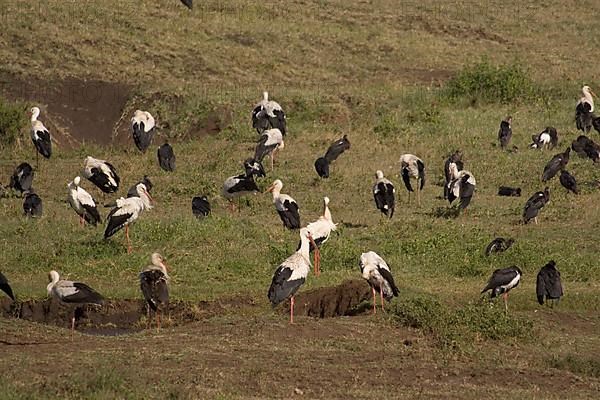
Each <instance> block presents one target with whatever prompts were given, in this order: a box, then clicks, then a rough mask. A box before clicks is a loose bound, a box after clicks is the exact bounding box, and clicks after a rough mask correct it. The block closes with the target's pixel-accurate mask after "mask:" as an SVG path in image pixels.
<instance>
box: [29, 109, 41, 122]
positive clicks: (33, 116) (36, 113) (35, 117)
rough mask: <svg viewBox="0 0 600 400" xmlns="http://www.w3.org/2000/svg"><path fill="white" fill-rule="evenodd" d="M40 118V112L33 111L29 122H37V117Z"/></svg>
mask: <svg viewBox="0 0 600 400" xmlns="http://www.w3.org/2000/svg"><path fill="white" fill-rule="evenodd" d="M39 116H40V110H38V109H37V108H36V109H35V110H33V112H32V113H31V122H35V121H37V119H38V117H39Z"/></svg>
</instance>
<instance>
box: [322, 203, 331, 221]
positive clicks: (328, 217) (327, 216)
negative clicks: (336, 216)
mask: <svg viewBox="0 0 600 400" xmlns="http://www.w3.org/2000/svg"><path fill="white" fill-rule="evenodd" d="M323 218H325V219H326V220H327V221H330V222H333V219H332V218H331V211H329V206H328V205H327V203H325V205H324V206H323Z"/></svg>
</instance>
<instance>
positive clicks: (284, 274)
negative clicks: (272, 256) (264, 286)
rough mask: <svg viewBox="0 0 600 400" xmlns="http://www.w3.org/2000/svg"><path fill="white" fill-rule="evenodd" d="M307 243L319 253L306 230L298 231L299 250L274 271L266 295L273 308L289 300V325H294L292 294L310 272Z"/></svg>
mask: <svg viewBox="0 0 600 400" xmlns="http://www.w3.org/2000/svg"><path fill="white" fill-rule="evenodd" d="M309 243H312V244H313V246H314V247H315V249H316V250H315V251H317V252H318V251H319V249H318V248H317V246H316V244H315V243H314V241H313V238H312V236H311V234H310V232H309V231H308V229H306V228H302V229H300V248H299V249H298V250H297V251H296V252H295V253H294V254H292V255H291V256H289V257H288V258H287V259H286V260H285V261H284V262H282V263H281V264H280V265H279V267H278V268H277V270H275V274H273V280H272V281H271V286H270V287H269V292H268V294H267V296H268V297H269V300H270V301H271V304H272V305H273V307H275V306H276V305H277V304H279V303H281V302H282V301H284V300H285V299H287V298H291V299H290V324H293V323H294V294H295V293H296V292H297V291H298V289H299V288H300V286H302V284H303V283H304V282H305V281H306V277H307V276H308V273H309V272H310V253H309V246H310V245H309Z"/></svg>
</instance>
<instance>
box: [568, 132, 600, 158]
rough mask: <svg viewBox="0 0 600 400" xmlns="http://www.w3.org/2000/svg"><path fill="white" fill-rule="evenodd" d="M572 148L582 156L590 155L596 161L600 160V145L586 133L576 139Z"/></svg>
mask: <svg viewBox="0 0 600 400" xmlns="http://www.w3.org/2000/svg"><path fill="white" fill-rule="evenodd" d="M571 148H572V149H573V151H574V152H576V153H577V154H578V155H579V156H580V157H588V158H590V159H591V160H592V161H594V162H598V161H599V160H600V145H598V144H597V143H596V142H594V141H593V140H592V139H590V138H589V137H587V136H585V135H580V136H579V137H578V138H577V139H576V140H574V141H573V143H572V144H571Z"/></svg>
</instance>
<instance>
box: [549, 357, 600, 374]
mask: <svg viewBox="0 0 600 400" xmlns="http://www.w3.org/2000/svg"><path fill="white" fill-rule="evenodd" d="M549 364H550V366H551V367H552V368H556V369H562V370H565V371H571V372H573V373H575V374H579V375H585V376H591V377H593V378H600V359H598V358H591V357H590V358H588V357H582V356H579V355H573V354H568V355H566V356H562V357H561V356H553V357H552V358H551V359H550V360H549Z"/></svg>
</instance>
